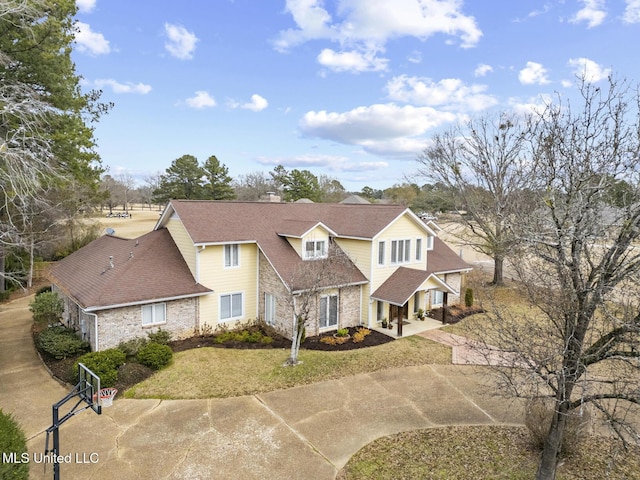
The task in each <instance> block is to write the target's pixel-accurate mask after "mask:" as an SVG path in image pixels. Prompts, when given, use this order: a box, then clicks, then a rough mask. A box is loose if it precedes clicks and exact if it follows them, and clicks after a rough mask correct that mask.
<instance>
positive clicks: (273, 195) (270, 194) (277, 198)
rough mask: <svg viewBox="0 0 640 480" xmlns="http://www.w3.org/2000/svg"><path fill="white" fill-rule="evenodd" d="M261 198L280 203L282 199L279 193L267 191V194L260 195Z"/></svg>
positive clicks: (265, 200)
mask: <svg viewBox="0 0 640 480" xmlns="http://www.w3.org/2000/svg"><path fill="white" fill-rule="evenodd" d="M261 200H262V201H263V202H269V203H280V202H281V201H282V199H281V198H280V195H276V192H267V195H266V196H264V197H262V199H261Z"/></svg>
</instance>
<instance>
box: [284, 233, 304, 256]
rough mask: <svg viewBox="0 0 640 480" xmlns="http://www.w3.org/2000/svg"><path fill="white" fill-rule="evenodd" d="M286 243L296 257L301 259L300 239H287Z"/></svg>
mask: <svg viewBox="0 0 640 480" xmlns="http://www.w3.org/2000/svg"><path fill="white" fill-rule="evenodd" d="M287 242H289V245H291V247H292V248H293V249H294V250H295V251H296V253H297V254H298V256H299V257H300V258H302V239H300V238H294V237H287Z"/></svg>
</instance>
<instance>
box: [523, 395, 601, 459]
mask: <svg viewBox="0 0 640 480" xmlns="http://www.w3.org/2000/svg"><path fill="white" fill-rule="evenodd" d="M554 408H555V402H554V401H553V399H550V398H532V399H530V400H529V401H528V402H527V405H526V410H525V418H524V424H525V426H526V427H527V429H528V430H529V433H530V434H531V442H532V444H533V446H534V447H535V448H537V449H540V450H542V449H543V447H544V442H545V439H546V438H547V435H548V434H549V428H550V427H551V420H552V418H553V413H554ZM590 420H591V415H590V413H589V411H588V410H587V409H584V410H583V411H582V414H580V412H571V413H570V414H569V418H568V419H567V424H566V427H565V429H564V435H563V437H562V446H561V449H560V452H561V453H562V454H563V455H568V456H571V455H573V454H575V453H577V452H578V451H579V450H580V444H581V442H582V440H583V439H584V437H585V436H586V435H587V433H588V432H587V430H588V428H589V425H590Z"/></svg>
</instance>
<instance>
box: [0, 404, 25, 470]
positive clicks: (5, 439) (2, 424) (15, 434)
mask: <svg viewBox="0 0 640 480" xmlns="http://www.w3.org/2000/svg"><path fill="white" fill-rule="evenodd" d="M0 452H2V453H14V452H15V453H16V455H17V456H18V460H21V459H22V454H24V453H27V440H26V437H25V435H24V432H23V431H22V429H21V428H20V426H19V425H18V423H17V422H16V421H15V420H14V418H13V416H12V415H11V414H7V413H4V412H3V411H2V409H0ZM0 478H3V479H4V478H6V479H11V480H23V479H24V480H27V479H28V478H29V464H28V463H11V462H7V463H4V462H0Z"/></svg>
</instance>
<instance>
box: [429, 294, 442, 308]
mask: <svg viewBox="0 0 640 480" xmlns="http://www.w3.org/2000/svg"><path fill="white" fill-rule="evenodd" d="M443 301H444V293H443V292H441V291H440V290H431V306H436V305H442V302H443Z"/></svg>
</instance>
